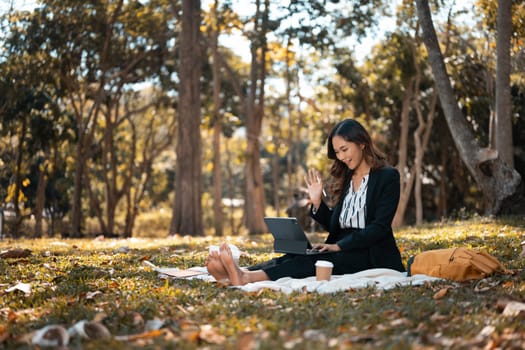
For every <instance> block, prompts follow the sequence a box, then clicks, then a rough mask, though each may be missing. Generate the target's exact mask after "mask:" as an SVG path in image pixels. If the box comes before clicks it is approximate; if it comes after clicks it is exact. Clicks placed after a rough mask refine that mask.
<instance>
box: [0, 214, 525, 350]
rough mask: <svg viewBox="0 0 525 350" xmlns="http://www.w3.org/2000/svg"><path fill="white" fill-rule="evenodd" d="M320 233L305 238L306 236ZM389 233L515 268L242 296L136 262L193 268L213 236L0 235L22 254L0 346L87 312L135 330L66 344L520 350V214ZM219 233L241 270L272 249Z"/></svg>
mask: <svg viewBox="0 0 525 350" xmlns="http://www.w3.org/2000/svg"><path fill="white" fill-rule="evenodd" d="M323 237H324V235H323V234H313V235H312V240H314V241H321V240H322V238H323ZM396 238H397V240H398V243H399V246H400V249H401V250H402V256H403V259H404V262H405V264H406V261H407V260H408V258H409V257H410V256H411V255H414V254H417V253H418V252H420V251H424V250H428V249H436V248H446V247H455V246H463V247H471V248H475V249H483V250H485V251H487V252H489V253H490V254H492V255H494V256H496V257H497V258H498V259H499V260H500V261H502V263H503V264H504V265H505V266H506V267H507V268H509V269H512V270H513V271H514V272H515V274H514V275H512V276H510V275H497V276H493V277H490V278H487V279H485V280H482V281H481V282H478V281H472V282H465V283H455V282H450V281H441V282H435V283H432V284H426V285H423V286H413V287H397V288H394V289H392V290H387V291H383V290H378V289H375V288H364V289H352V290H348V291H344V292H338V293H334V294H328V295H326V294H322V295H320V294H317V293H300V292H294V293H292V294H288V295H287V294H284V293H281V292H275V291H270V290H263V291H260V292H257V293H246V292H242V291H239V290H237V289H233V288H227V287H223V286H218V285H217V284H214V283H209V282H205V281H201V280H165V279H162V278H159V276H158V274H157V273H156V272H154V271H152V270H151V269H150V268H149V267H147V266H144V265H143V264H142V261H143V260H149V261H151V262H153V263H154V264H156V265H157V266H175V267H179V268H187V267H192V266H202V265H203V264H204V259H205V258H206V255H207V247H208V246H209V245H211V244H218V243H220V242H221V241H222V240H224V238H217V237H201V238H192V237H170V238H166V239H128V240H115V239H109V240H108V239H106V240H69V239H68V240H56V239H40V240H17V241H13V240H4V241H0V250H7V249H14V248H26V249H30V250H31V252H32V253H31V255H29V256H28V257H26V258H18V259H0V298H1V299H0V348H4V349H24V348H27V349H32V348H34V347H33V346H31V345H27V344H25V343H23V342H21V338H22V337H23V336H24V335H27V334H28V333H30V332H32V331H35V330H37V329H40V328H42V327H44V326H46V325H50V324H60V325H63V326H65V327H66V328H67V327H71V326H72V325H73V324H75V323H76V322H78V321H80V320H84V319H85V320H92V319H94V318H99V319H101V320H102V321H101V322H102V323H103V324H104V325H105V326H106V327H107V329H108V330H109V331H110V333H111V334H112V335H113V336H125V335H139V334H140V335H141V336H137V337H135V338H130V339H128V340H116V339H115V338H110V339H104V340H86V339H79V338H73V339H72V340H71V342H70V345H69V348H71V349H77V348H78V349H102V348H104V349H122V348H149V349H194V348H203V347H207V348H212V349H213V348H217V349H224V348H226V349H229V348H231V349H235V348H243V349H250V348H256V349H282V348H288V349H291V348H293V349H321V348H336V349H338V348H350V347H351V348H363V349H378V348H381V349H407V348H408V349H410V348H431V349H432V348H436V349H439V348H459V349H462V348H464V349H472V348H485V347H487V348H491V346H493V347H500V348H516V349H517V348H523V345H524V344H525V325H524V324H525V322H524V320H523V318H524V317H523V316H522V315H523V314H521V316H520V315H518V316H513V317H509V316H504V315H503V314H502V308H503V305H504V304H505V303H506V302H508V301H509V300H514V301H519V302H525V282H524V277H525V272H524V267H525V262H524V259H525V257H523V256H520V253H521V250H522V248H521V246H520V243H521V242H522V241H524V240H525V219H524V218H521V217H509V218H498V219H492V218H475V219H471V220H466V221H448V222H441V223H437V224H432V225H426V226H420V227H405V228H402V229H398V230H396ZM228 240H229V241H230V242H231V243H233V244H235V245H237V246H238V247H239V248H241V250H242V251H243V255H242V256H241V264H242V265H250V264H254V263H257V262H261V261H264V260H266V259H269V258H271V257H273V256H276V255H274V254H273V253H271V245H272V239H271V237H270V235H261V236H256V237H229V238H228ZM18 282H23V283H30V284H31V288H32V289H31V293H29V294H25V293H23V292H21V291H13V292H5V290H6V289H7V288H9V287H11V286H13V285H16V284H17V283H18ZM480 283H483V286H485V288H479V287H480ZM444 289H446V293H445V294H444V296H443V297H439V298H437V297H436V293H438V292H440V291H443V290H444ZM151 320H159V321H160V322H161V323H162V328H161V330H160V331H157V332H146V328H147V327H146V324H147V322H148V321H151Z"/></svg>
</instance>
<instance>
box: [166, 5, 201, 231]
mask: <svg viewBox="0 0 525 350" xmlns="http://www.w3.org/2000/svg"><path fill="white" fill-rule="evenodd" d="M200 25H201V2H200V0H183V2H182V31H181V38H180V47H179V57H180V66H179V80H180V89H179V103H178V108H177V117H178V125H179V127H178V135H177V146H176V154H177V163H176V172H175V199H174V203H173V212H172V218H171V224H170V228H169V233H170V234H176V233H181V234H189V235H202V234H204V231H203V225H202V203H201V196H202V185H201V173H202V170H201V137H200V123H201V111H200V108H201V105H200V78H201V33H200Z"/></svg>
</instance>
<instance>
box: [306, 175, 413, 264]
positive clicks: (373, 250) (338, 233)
mask: <svg viewBox="0 0 525 350" xmlns="http://www.w3.org/2000/svg"><path fill="white" fill-rule="evenodd" d="M399 181H400V180H399V172H398V171H397V169H395V168H392V167H382V168H379V169H376V170H371V171H370V176H369V178H368V188H367V192H366V203H365V228H364V229H342V228H341V227H340V226H339V216H340V214H341V209H342V206H343V201H344V197H345V196H344V195H342V196H341V198H340V199H339V201H338V203H337V204H336V205H335V207H334V208H333V209H330V208H329V207H328V206H327V205H326V204H325V203H324V202H321V205H320V206H319V208H318V210H317V211H316V213H315V214H314V213H313V212H311V216H312V217H313V218H314V219H315V220H316V221H317V222H318V223H320V224H321V225H322V226H323V227H324V228H325V229H326V230H327V231H328V232H329V234H328V238H327V239H326V243H330V244H333V243H337V245H338V246H339V247H340V248H341V250H343V251H350V250H353V249H366V250H367V251H368V255H369V259H370V262H371V264H372V266H371V268H380V267H383V268H391V269H395V270H398V271H405V268H404V266H403V263H402V261H401V254H400V253H399V249H398V247H397V245H396V241H395V238H394V233H393V231H392V220H393V219H394V215H395V213H396V209H397V205H398V203H399V192H400V182H399Z"/></svg>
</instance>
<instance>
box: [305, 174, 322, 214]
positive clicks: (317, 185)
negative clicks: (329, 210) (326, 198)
mask: <svg viewBox="0 0 525 350" xmlns="http://www.w3.org/2000/svg"><path fill="white" fill-rule="evenodd" d="M304 181H305V182H306V188H307V190H308V195H309V196H310V201H311V202H312V204H313V205H314V208H315V209H316V210H317V208H319V205H320V204H321V197H322V195H323V180H322V179H321V176H320V175H319V172H318V171H317V170H315V169H310V170H308V174H306V175H305V176H304Z"/></svg>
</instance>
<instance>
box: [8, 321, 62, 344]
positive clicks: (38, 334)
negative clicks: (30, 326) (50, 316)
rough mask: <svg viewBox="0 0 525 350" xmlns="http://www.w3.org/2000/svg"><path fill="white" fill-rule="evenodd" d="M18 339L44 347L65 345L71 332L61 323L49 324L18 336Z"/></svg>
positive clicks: (21, 341)
mask: <svg viewBox="0 0 525 350" xmlns="http://www.w3.org/2000/svg"><path fill="white" fill-rule="evenodd" d="M17 341H18V342H20V343H27V344H32V345H37V346H42V347H49V346H55V347H56V346H65V345H67V344H68V343H69V334H68V332H67V330H66V329H65V328H64V327H62V326H60V325H48V326H45V327H44V328H41V329H38V330H36V331H32V332H29V333H27V334H24V335H22V336H20V337H18V338H17Z"/></svg>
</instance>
